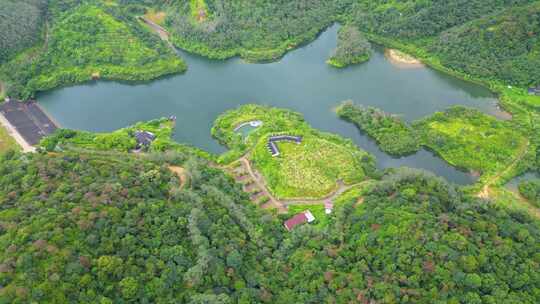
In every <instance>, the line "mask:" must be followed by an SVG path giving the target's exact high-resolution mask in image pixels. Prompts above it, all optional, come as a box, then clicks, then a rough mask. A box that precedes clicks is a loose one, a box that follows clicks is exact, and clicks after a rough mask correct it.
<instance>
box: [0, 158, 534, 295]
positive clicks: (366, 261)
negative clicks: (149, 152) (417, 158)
mask: <svg viewBox="0 0 540 304" xmlns="http://www.w3.org/2000/svg"><path fill="white" fill-rule="evenodd" d="M179 161H181V162H180V163H179ZM167 164H182V165H183V166H184V167H185V168H186V169H187V170H188V171H189V176H190V179H189V185H188V186H186V187H183V188H180V187H179V180H178V178H177V177H176V176H174V175H173V174H172V173H171V172H170V171H169V170H168V169H167ZM0 172H1V177H0V224H1V225H0V245H1V247H2V248H4V250H2V251H0V285H2V286H3V288H2V289H1V290H0V302H2V303H28V302H40V303H51V302H56V303H130V302H142V303H170V302H179V303H257V302H259V303H260V302H262V303H321V302H335V303H347V302H350V301H357V302H360V303H369V302H370V301H372V302H373V301H376V302H378V303H396V302H400V303H501V301H502V302H503V303H537V302H538V301H539V300H540V293H539V290H538V286H540V276H539V274H538V272H537V271H536V269H538V264H539V263H540V256H539V255H538V252H539V250H540V248H539V246H540V225H539V223H538V221H533V220H532V219H531V218H529V217H528V216H527V215H525V214H522V213H514V212H511V211H508V210H506V209H501V208H499V207H496V206H494V205H491V204H486V203H485V202H479V201H476V199H473V198H470V197H468V196H465V195H463V194H462V193H461V192H460V191H459V190H457V189H455V188H453V187H452V186H449V185H448V184H446V183H445V182H444V181H442V180H440V179H438V178H435V177H433V176H430V175H427V174H426V173H422V172H418V171H414V170H413V171H411V170H398V171H395V172H393V173H390V174H389V175H387V176H386V177H384V178H383V180H382V181H379V182H377V183H376V185H375V186H374V187H372V188H371V189H370V190H369V191H368V192H367V193H365V194H364V196H363V200H362V203H361V204H358V203H357V201H358V198H357V197H355V196H350V195H349V196H348V198H347V199H346V200H345V202H343V203H342V204H341V207H340V208H339V209H337V210H336V212H335V215H333V216H332V217H331V218H330V219H329V222H328V224H327V225H326V226H325V227H310V226H304V227H300V228H297V229H295V230H294V231H293V232H292V233H288V232H286V231H285V230H284V228H283V226H282V224H281V217H280V216H277V217H276V216H275V215H273V214H271V213H268V212H267V211H262V210H260V209H256V207H254V205H251V204H250V203H249V202H248V199H247V196H246V195H245V194H244V193H243V192H241V190H240V188H239V186H237V185H235V184H234V183H233V182H232V179H230V178H228V177H226V176H225V175H223V173H221V171H219V170H217V169H213V168H210V167H208V166H207V165H205V164H204V163H201V162H199V161H195V160H189V159H187V160H186V159H185V158H184V157H183V156H182V155H175V154H168V156H167V157H166V158H164V157H156V156H148V157H147V158H140V157H139V158H138V157H132V156H129V155H127V154H124V155H117V156H113V155H103V156H100V155H99V154H97V153H92V152H89V153H72V152H68V153H61V154H55V155H46V154H43V155H40V154H33V155H21V154H16V153H8V154H5V155H3V156H2V158H1V160H0Z"/></svg>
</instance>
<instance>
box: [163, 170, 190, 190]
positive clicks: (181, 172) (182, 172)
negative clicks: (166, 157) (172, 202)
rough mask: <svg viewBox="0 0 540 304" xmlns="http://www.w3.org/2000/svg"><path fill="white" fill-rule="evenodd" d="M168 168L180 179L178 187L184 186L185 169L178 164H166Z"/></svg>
mask: <svg viewBox="0 0 540 304" xmlns="http://www.w3.org/2000/svg"><path fill="white" fill-rule="evenodd" d="M168 168H169V170H171V172H172V173H174V174H176V176H178V178H179V179H180V189H182V188H184V186H185V185H186V181H187V176H186V169H184V168H182V167H179V166H168Z"/></svg>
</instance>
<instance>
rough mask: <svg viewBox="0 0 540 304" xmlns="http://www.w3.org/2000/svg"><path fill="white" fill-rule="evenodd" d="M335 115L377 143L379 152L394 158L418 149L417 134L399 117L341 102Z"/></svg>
mask: <svg viewBox="0 0 540 304" xmlns="http://www.w3.org/2000/svg"><path fill="white" fill-rule="evenodd" d="M336 113H337V115H338V116H339V117H340V118H342V119H344V120H346V121H349V122H351V123H353V124H355V125H356V126H357V127H358V128H359V129H360V130H362V131H364V132H366V133H367V134H368V135H369V136H371V137H372V138H373V139H375V140H376V141H377V144H378V145H379V147H380V148H381V150H383V151H385V152H387V153H389V154H391V155H395V156H403V155H407V154H412V153H415V152H417V151H418V150H419V149H420V139H419V136H418V134H417V133H416V132H415V131H414V130H413V129H412V128H411V127H410V126H409V125H408V124H407V123H405V122H403V121H402V120H401V119H400V118H399V117H397V116H395V115H391V114H388V113H385V112H383V111H381V110H379V109H376V108H371V107H370V108H366V107H364V106H362V105H355V104H354V103H353V102H352V101H345V102H343V103H342V104H341V105H340V106H339V107H338V108H337V110H336Z"/></svg>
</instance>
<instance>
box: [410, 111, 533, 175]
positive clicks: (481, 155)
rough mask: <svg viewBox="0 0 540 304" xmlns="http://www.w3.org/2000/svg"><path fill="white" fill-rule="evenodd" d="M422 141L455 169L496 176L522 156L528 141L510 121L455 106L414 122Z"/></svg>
mask: <svg viewBox="0 0 540 304" xmlns="http://www.w3.org/2000/svg"><path fill="white" fill-rule="evenodd" d="M414 128H415V129H416V130H418V131H419V132H420V135H421V138H422V142H423V144H424V145H426V146H427V147H429V148H430V149H432V150H434V151H435V152H436V153H438V154H439V155H440V156H441V157H442V158H444V159H445V160H446V161H447V162H448V163H450V164H451V165H453V166H456V167H460V168H466V169H469V170H474V171H478V172H480V173H481V174H483V175H484V174H489V175H493V174H496V173H497V172H499V171H501V170H504V169H505V168H507V167H508V166H509V165H510V164H512V163H513V162H514V161H515V159H516V158H517V157H518V156H519V155H520V154H521V153H523V151H522V150H523V146H524V145H527V143H528V140H527V138H525V137H524V136H523V135H522V134H520V133H519V132H518V131H516V130H515V128H513V127H512V126H510V125H509V124H508V122H504V121H499V120H497V119H495V118H493V117H490V116H488V115H485V114H483V113H480V112H479V111H477V110H472V109H467V108H463V107H454V108H451V109H448V110H447V111H445V112H444V113H435V114H434V115H432V116H430V117H428V118H425V119H423V120H421V121H419V122H416V123H415V127H414Z"/></svg>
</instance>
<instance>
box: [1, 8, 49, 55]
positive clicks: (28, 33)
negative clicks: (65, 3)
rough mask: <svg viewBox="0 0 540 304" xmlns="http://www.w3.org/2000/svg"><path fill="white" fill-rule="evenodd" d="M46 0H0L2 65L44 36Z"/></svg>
mask: <svg viewBox="0 0 540 304" xmlns="http://www.w3.org/2000/svg"><path fill="white" fill-rule="evenodd" d="M46 12H47V1H46V0H1V1H0V65H1V64H2V63H4V62H6V61H7V60H8V59H10V58H11V57H13V56H14V55H15V54H17V52H20V51H21V50H23V49H25V48H29V47H31V46H33V45H34V44H36V43H37V42H38V41H40V40H41V39H42V38H43V36H44V30H43V25H44V22H45V15H46Z"/></svg>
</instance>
